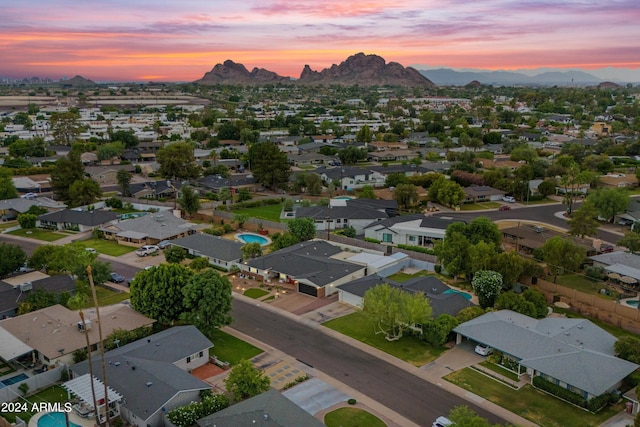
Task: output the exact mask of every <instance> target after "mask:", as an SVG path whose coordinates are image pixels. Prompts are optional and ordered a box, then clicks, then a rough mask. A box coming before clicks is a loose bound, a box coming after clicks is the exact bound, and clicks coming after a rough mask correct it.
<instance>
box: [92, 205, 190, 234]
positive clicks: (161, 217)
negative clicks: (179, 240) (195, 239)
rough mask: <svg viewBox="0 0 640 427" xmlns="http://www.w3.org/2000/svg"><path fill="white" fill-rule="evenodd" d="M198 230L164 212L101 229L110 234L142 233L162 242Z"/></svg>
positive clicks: (119, 222)
mask: <svg viewBox="0 0 640 427" xmlns="http://www.w3.org/2000/svg"><path fill="white" fill-rule="evenodd" d="M198 228H199V227H198V225H197V224H191V223H190V222H188V221H185V220H184V219H182V218H178V217H177V216H175V215H173V214H171V213H169V212H166V213H161V214H152V215H145V216H141V217H138V218H133V219H127V220H124V221H118V222H117V223H115V224H112V225H109V226H107V227H104V228H102V229H103V230H105V231H110V232H114V231H116V232H117V231H125V232H126V231H135V232H138V233H144V235H146V236H149V237H151V238H153V239H157V240H163V239H168V238H171V237H173V236H176V235H178V234H182V233H184V232H185V231H187V230H195V229H198Z"/></svg>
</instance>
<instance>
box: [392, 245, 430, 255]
mask: <svg viewBox="0 0 640 427" xmlns="http://www.w3.org/2000/svg"><path fill="white" fill-rule="evenodd" d="M398 249H406V250H408V251H413V252H421V253H423V254H429V255H435V251H434V250H433V249H429V248H423V247H422V246H412V245H402V244H400V245H398Z"/></svg>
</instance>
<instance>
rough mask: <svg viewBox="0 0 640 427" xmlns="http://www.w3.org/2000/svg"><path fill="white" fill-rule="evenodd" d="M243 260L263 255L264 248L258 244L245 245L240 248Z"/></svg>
mask: <svg viewBox="0 0 640 427" xmlns="http://www.w3.org/2000/svg"><path fill="white" fill-rule="evenodd" d="M240 250H241V251H242V258H244V259H251V258H256V257H259V256H261V255H262V246H261V245H260V243H258V242H252V243H247V244H244V245H242V246H241V247H240Z"/></svg>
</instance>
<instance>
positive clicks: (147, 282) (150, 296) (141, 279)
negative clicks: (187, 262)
mask: <svg viewBox="0 0 640 427" xmlns="http://www.w3.org/2000/svg"><path fill="white" fill-rule="evenodd" d="M192 276H193V271H192V270H190V269H188V268H186V267H183V266H182V265H180V264H160V265H159V266H157V267H155V268H152V269H150V270H141V271H140V272H138V274H136V276H135V277H134V279H133V282H131V288H130V292H131V306H132V307H133V308H134V309H136V310H137V311H139V312H140V313H142V314H144V315H145V316H149V317H151V318H153V319H156V320H157V321H158V322H160V323H162V324H169V323H171V322H173V321H176V320H178V319H179V318H180V315H181V314H182V313H183V312H184V311H185V310H184V296H183V294H182V288H183V287H184V286H185V285H186V284H187V283H189V281H190V280H191V277H192Z"/></svg>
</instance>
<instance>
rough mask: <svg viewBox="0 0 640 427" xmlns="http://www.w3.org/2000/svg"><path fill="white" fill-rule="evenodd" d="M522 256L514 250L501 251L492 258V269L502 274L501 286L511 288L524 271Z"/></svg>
mask: <svg viewBox="0 0 640 427" xmlns="http://www.w3.org/2000/svg"><path fill="white" fill-rule="evenodd" d="M523 261H524V260H523V258H522V257H521V256H520V255H518V253H517V252H516V251H509V252H501V253H499V254H497V255H496V256H495V257H494V258H493V264H492V267H491V268H492V269H493V270H494V271H497V272H498V273H500V274H501V275H502V286H503V288H505V289H511V288H512V287H513V285H514V284H515V283H516V282H517V281H518V278H519V277H520V275H521V274H522V272H523V271H524V262H523Z"/></svg>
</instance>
